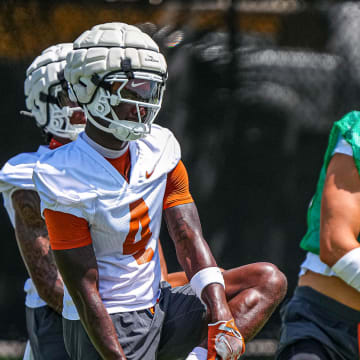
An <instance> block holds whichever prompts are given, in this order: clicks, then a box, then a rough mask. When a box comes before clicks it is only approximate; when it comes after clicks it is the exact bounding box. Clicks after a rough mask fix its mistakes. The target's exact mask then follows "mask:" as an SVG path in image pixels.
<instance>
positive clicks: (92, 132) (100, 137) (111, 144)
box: [85, 121, 128, 150]
mask: <svg viewBox="0 0 360 360" xmlns="http://www.w3.org/2000/svg"><path fill="white" fill-rule="evenodd" d="M85 134H86V135H87V136H88V137H89V138H90V139H91V140H92V141H94V142H95V143H96V144H98V145H100V146H102V147H103V148H105V149H109V150H123V149H124V148H127V145H128V142H127V141H121V140H119V139H117V138H115V136H114V135H113V134H111V133H106V132H104V131H101V130H100V129H98V128H97V127H96V126H94V125H93V124H91V122H90V121H88V122H87V123H86V127H85Z"/></svg>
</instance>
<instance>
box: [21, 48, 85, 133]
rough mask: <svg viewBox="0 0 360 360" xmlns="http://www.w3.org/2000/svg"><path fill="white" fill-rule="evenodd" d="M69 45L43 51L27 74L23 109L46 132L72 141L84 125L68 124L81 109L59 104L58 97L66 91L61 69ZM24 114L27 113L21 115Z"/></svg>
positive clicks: (59, 98) (59, 99)
mask: <svg viewBox="0 0 360 360" xmlns="http://www.w3.org/2000/svg"><path fill="white" fill-rule="evenodd" d="M72 48H73V45H72V44H71V43H64V44H58V45H54V46H50V47H49V48H47V49H45V50H44V51H43V52H42V53H41V55H39V56H38V57H36V58H35V60H34V61H33V62H32V64H31V65H30V66H29V67H28V69H27V71H26V79H25V84H24V88H25V96H26V100H25V103H26V107H27V108H28V110H30V111H31V114H30V115H31V116H33V117H35V120H36V123H37V125H38V126H39V127H40V128H41V129H43V130H44V132H45V133H50V134H52V135H57V136H60V137H63V138H68V139H71V140H75V139H76V138H77V136H78V134H79V133H80V132H81V131H83V130H84V128H85V125H84V124H74V125H73V124H71V122H70V118H71V116H72V115H73V114H74V113H75V112H82V113H83V110H82V108H81V107H79V106H77V107H71V106H68V105H64V104H61V95H63V94H64V93H66V92H67V83H66V81H65V79H64V74H63V73H64V67H65V63H66V61H65V59H66V56H67V54H68V53H69V52H70V51H71V50H72ZM24 113H25V114H28V113H26V112H24Z"/></svg>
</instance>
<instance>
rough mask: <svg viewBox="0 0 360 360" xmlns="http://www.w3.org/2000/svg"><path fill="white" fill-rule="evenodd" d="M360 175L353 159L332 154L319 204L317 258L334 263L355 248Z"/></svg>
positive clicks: (358, 215) (359, 212) (330, 263)
mask: <svg viewBox="0 0 360 360" xmlns="http://www.w3.org/2000/svg"><path fill="white" fill-rule="evenodd" d="M359 219H360V177H359V174H358V171H357V169H356V166H355V162H354V159H353V158H352V157H351V156H348V155H344V154H335V155H334V156H333V158H332V159H331V161H330V163H329V166H328V170H327V175H326V180H325V184H324V190H323V197H322V205H321V227H320V258H321V260H322V261H323V262H324V263H326V264H327V265H329V266H330V267H331V266H333V265H334V264H335V263H336V262H337V261H338V260H339V259H340V258H341V257H342V256H344V255H345V254H346V253H348V252H349V251H351V250H353V249H355V248H358V247H359V242H358V241H357V237H358V235H359V233H360V221H359Z"/></svg>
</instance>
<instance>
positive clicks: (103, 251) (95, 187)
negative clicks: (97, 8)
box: [33, 125, 181, 320]
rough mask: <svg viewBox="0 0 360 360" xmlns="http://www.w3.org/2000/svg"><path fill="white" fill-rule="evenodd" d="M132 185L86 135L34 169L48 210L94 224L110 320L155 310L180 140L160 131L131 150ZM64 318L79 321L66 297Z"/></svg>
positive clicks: (43, 205) (155, 129)
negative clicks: (165, 212) (166, 204)
mask: <svg viewBox="0 0 360 360" xmlns="http://www.w3.org/2000/svg"><path fill="white" fill-rule="evenodd" d="M129 150H130V159H131V169H130V177H129V183H128V182H127V181H126V180H125V179H124V178H123V177H122V175H121V174H120V173H119V172H118V171H117V170H116V169H115V168H114V167H113V166H112V165H111V164H110V163H109V162H108V161H107V160H106V159H105V158H104V157H103V156H102V155H100V154H99V153H98V152H97V151H95V150H94V149H93V148H92V147H91V146H90V145H89V144H88V143H87V142H85V141H84V140H83V139H82V135H80V136H79V137H78V139H77V140H76V141H74V142H72V143H71V144H67V145H65V146H63V147H61V148H59V149H58V150H57V151H56V152H54V153H49V154H46V155H45V156H44V157H42V158H41V159H40V161H39V162H38V163H37V165H36V168H35V170H34V178H33V180H34V183H35V185H36V188H37V190H38V193H39V195H40V198H41V209H42V211H44V209H51V210H54V211H60V212H63V213H69V214H72V215H75V216H77V217H80V218H84V219H86V220H87V222H88V224H89V229H90V234H91V238H92V245H93V248H94V252H95V256H96V260H97V264H98V269H99V292H100V295H101V298H102V300H103V302H104V304H105V307H106V308H107V310H108V312H109V313H116V312H124V311H134V310H140V309H146V308H149V307H151V306H153V305H154V304H155V303H156V299H157V297H158V295H159V284H160V278H161V272H160V260H159V252H158V238H159V232H160V225H161V217H162V209H163V199H164V193H165V188H166V181H167V174H168V173H169V172H170V171H171V170H173V169H174V168H175V167H176V165H177V164H178V162H179V161H180V157H181V154H180V146H179V144H178V142H177V140H176V139H175V137H174V135H173V134H172V133H171V132H170V131H169V130H167V129H165V128H162V127H161V126H159V125H153V126H152V129H151V134H149V135H148V136H146V137H145V138H143V139H139V140H136V141H131V142H130V143H129ZM63 316H64V317H65V318H67V319H70V320H75V319H79V317H78V314H77V311H76V308H75V306H74V304H73V302H72V300H71V297H70V296H69V294H68V291H67V290H65V295H64V311H63Z"/></svg>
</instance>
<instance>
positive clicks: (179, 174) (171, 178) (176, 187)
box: [163, 160, 194, 210]
mask: <svg viewBox="0 0 360 360" xmlns="http://www.w3.org/2000/svg"><path fill="white" fill-rule="evenodd" d="M193 201H194V200H193V198H192V196H191V194H190V189H189V177H188V174H187V171H186V168H185V166H184V164H183V162H182V161H181V160H180V161H179V162H178V164H177V166H176V167H175V168H174V169H173V170H172V171H171V172H169V174H168V176H167V182H166V189H165V195H164V202H163V209H164V210H165V209H168V208H170V207H173V206H177V205H182V204H188V203H191V202H193Z"/></svg>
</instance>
